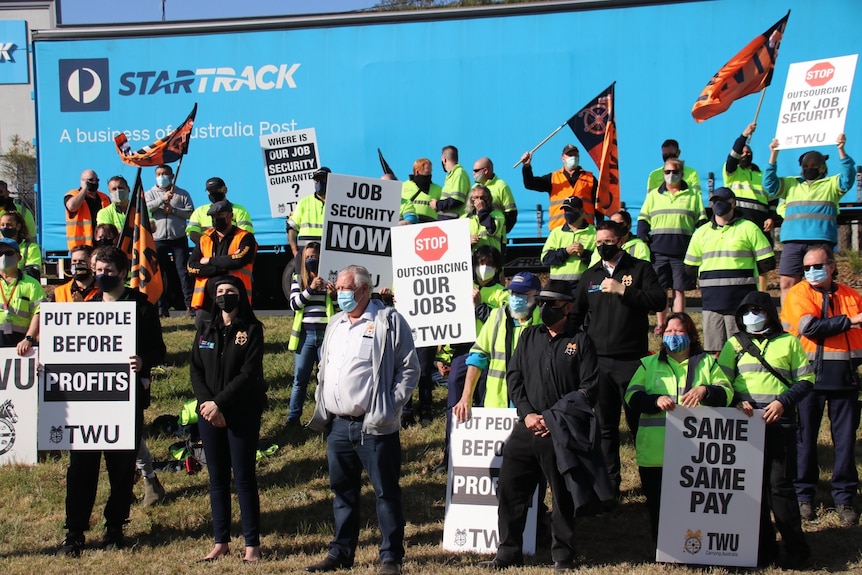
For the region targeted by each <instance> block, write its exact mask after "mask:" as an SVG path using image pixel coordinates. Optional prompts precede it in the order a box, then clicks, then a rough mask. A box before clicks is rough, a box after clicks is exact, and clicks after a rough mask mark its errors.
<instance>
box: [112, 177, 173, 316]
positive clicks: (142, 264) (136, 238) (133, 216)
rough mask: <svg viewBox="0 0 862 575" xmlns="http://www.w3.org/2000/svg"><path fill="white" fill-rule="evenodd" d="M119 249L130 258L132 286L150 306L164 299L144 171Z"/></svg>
mask: <svg viewBox="0 0 862 575" xmlns="http://www.w3.org/2000/svg"><path fill="white" fill-rule="evenodd" d="M118 247H119V248H120V249H121V250H123V251H124V252H125V253H126V255H127V256H129V264H130V266H131V276H130V278H129V279H130V281H129V285H130V286H131V287H132V288H133V289H135V288H136V289H138V291H140V292H141V293H143V294H145V295H146V296H147V299H148V300H149V301H150V303H152V304H155V303H156V302H157V301H158V300H159V298H160V297H161V296H162V291H164V285H163V284H162V272H161V270H160V269H159V259H158V258H157V257H156V242H155V240H154V239H153V232H152V227H150V211H149V210H148V209H147V200H146V197H145V196H144V184H143V182H142V180H141V169H140V168H138V176H137V178H135V187H134V189H133V191H132V197H131V198H129V209H128V210H127V211H126V221H125V223H124V224H123V229H122V230H120V240H119V244H118Z"/></svg>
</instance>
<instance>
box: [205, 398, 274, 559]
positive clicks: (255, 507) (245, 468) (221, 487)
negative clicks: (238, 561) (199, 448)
mask: <svg viewBox="0 0 862 575" xmlns="http://www.w3.org/2000/svg"><path fill="white" fill-rule="evenodd" d="M260 418H261V413H260V412H259V411H258V412H256V413H244V414H238V416H237V417H232V418H230V419H228V423H227V427H213V425H212V424H211V423H210V422H209V421H207V420H206V419H204V418H203V417H199V418H198V430H199V431H200V434H201V440H203V443H204V453H205V454H206V457H207V471H209V476H210V506H211V507H212V513H213V535H214V538H215V542H216V543H229V542H230V516H231V512H230V472H231V468H232V469H233V479H234V483H235V484H236V493H237V497H238V499H239V511H240V518H241V520H242V534H243V535H244V536H245V545H246V547H257V546H259V545H260V496H259V494H258V490H257V475H256V471H255V465H256V464H257V442H258V439H260Z"/></svg>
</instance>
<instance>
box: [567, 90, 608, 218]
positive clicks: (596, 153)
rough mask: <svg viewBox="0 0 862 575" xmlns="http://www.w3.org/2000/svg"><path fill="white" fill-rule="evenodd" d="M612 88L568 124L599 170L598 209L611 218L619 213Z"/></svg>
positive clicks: (603, 92) (573, 117) (596, 98)
mask: <svg viewBox="0 0 862 575" xmlns="http://www.w3.org/2000/svg"><path fill="white" fill-rule="evenodd" d="M615 85H616V83H614V84H611V85H610V86H608V87H607V89H605V90H604V91H602V93H601V94H599V95H598V96H596V97H595V98H594V99H593V101H592V102H590V103H589V104H587V105H586V106H584V107H583V108H582V109H581V110H580V111H579V112H578V113H577V114H575V115H574V116H572V117H571V118H569V120H568V121H567V122H566V123H567V124H568V125H569V128H571V129H572V132H574V133H575V137H576V138H578V141H579V142H580V143H581V145H583V146H584V149H585V150H586V151H587V153H588V154H589V155H590V157H591V158H592V159H593V161H594V162H595V163H596V165H597V166H598V167H599V185H598V191H597V192H596V209H597V210H598V211H599V212H601V213H603V214H605V215H606V216H610V215H611V214H613V213H615V212H618V211H620V166H619V153H618V152H617V126H616V115H615V113H614V86H615Z"/></svg>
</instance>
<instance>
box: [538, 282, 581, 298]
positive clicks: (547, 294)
mask: <svg viewBox="0 0 862 575" xmlns="http://www.w3.org/2000/svg"><path fill="white" fill-rule="evenodd" d="M539 299H540V300H546V301H574V299H575V298H573V297H572V284H570V283H569V282H567V281H566V280H548V283H547V284H545V286H544V287H543V288H542V291H540V292H539Z"/></svg>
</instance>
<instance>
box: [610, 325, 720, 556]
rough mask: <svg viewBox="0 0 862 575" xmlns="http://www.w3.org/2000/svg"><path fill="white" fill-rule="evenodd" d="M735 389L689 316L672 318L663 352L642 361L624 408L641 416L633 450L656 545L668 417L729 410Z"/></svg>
mask: <svg viewBox="0 0 862 575" xmlns="http://www.w3.org/2000/svg"><path fill="white" fill-rule="evenodd" d="M731 399H733V389H732V388H731V387H730V382H729V381H728V379H727V377H725V375H724V373H723V372H722V371H721V368H720V367H719V366H718V363H717V362H716V361H715V358H713V357H712V356H711V355H710V354H708V353H705V352H704V351H703V347H702V346H701V344H700V337H699V336H698V333H697V327H695V325H694V322H693V321H692V319H691V317H689V315H688V314H686V313H684V312H681V313H673V314H671V315H670V316H669V317H668V320H667V326H666V327H665V329H664V336H663V337H662V346H661V350H660V351H659V352H658V353H657V354H655V355H648V356H647V357H645V358H643V359H641V365H640V367H638V369H637V371H636V372H635V374H634V376H633V377H632V380H631V382H630V383H629V387H628V389H627V390H626V403H628V404H629V406H630V407H631V408H632V410H633V411H635V412H637V413H640V425H639V427H638V433H637V438H636V440H635V447H636V451H637V462H638V471H639V472H640V477H641V488H642V489H643V492H644V495H645V496H646V500H647V509H649V515H650V527H651V528H652V537H653V541H657V540H658V519H659V508H660V504H661V478H662V465H663V464H664V424H665V413H666V412H668V411H673V410H674V408H675V407H676V406H677V405H682V406H683V407H695V406H698V405H709V406H713V407H727V406H728V405H730V401H731Z"/></svg>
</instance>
